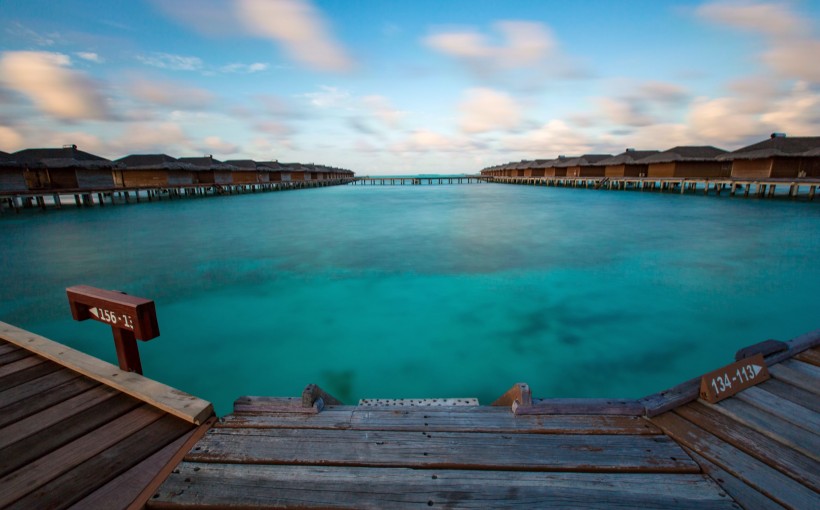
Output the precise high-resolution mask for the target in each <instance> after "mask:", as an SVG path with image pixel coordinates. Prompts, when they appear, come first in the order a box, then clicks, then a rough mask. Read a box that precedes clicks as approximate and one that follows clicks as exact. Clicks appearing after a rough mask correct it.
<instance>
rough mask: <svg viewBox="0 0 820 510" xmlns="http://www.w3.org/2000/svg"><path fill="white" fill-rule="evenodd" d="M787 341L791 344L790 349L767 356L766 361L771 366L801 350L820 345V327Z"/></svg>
mask: <svg viewBox="0 0 820 510" xmlns="http://www.w3.org/2000/svg"><path fill="white" fill-rule="evenodd" d="M786 343H787V344H788V346H789V350H787V351H783V352H778V353H777V354H773V355H771V356H767V357H766V363H767V364H768V365H769V366H770V367H771V366H772V365H774V364H775V363H780V362H781V361H783V360H787V359H789V358H793V357H794V356H796V355H798V354H800V353H801V352H805V351H807V350H809V349H813V348H815V347H818V346H820V329H816V330H814V331H809V332H808V333H804V334H802V335H800V336H798V337H795V338H792V339H791V340H789V341H787V342H786Z"/></svg>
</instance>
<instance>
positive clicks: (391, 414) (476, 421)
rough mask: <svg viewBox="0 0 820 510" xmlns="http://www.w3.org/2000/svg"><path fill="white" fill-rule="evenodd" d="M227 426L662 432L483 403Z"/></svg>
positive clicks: (631, 421) (625, 422) (268, 418)
mask: <svg viewBox="0 0 820 510" xmlns="http://www.w3.org/2000/svg"><path fill="white" fill-rule="evenodd" d="M219 427H227V428H305V429H336V430H346V429H353V430H395V431H408V432H412V431H417V432H502V433H509V434H515V433H532V434H642V435H643V434H646V435H651V434H660V433H661V431H660V429H658V428H657V427H655V426H654V425H652V424H651V423H649V422H648V421H647V420H644V419H643V418H640V417H635V416H617V415H608V416H595V415H571V414H566V415H532V416H515V415H513V414H512V413H511V412H510V411H509V409H507V408H494V407H483V408H476V409H475V410H474V412H470V413H464V412H454V413H451V412H447V411H443V410H442V411H433V410H417V411H408V410H396V409H384V410H382V409H361V408H357V407H353V406H346V407H344V408H334V409H333V410H330V411H327V410H326V411H324V412H321V413H319V414H314V415H306V416H303V415H293V414H289V413H279V414H264V415H248V414H236V415H228V416H226V417H225V418H223V419H222V421H221V422H220V423H219Z"/></svg>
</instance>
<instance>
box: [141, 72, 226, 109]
mask: <svg viewBox="0 0 820 510" xmlns="http://www.w3.org/2000/svg"><path fill="white" fill-rule="evenodd" d="M129 89H130V91H131V93H132V94H133V95H134V96H135V97H137V98H138V99H140V100H142V101H145V102H148V103H152V104H155V105H159V106H165V107H169V108H175V109H184V110H199V109H203V108H205V107H207V106H208V105H210V104H211V103H212V102H213V99H214V98H213V94H211V93H210V92H208V91H207V90H203V89H200V88H195V87H189V86H186V85H182V84H178V83H174V82H169V81H152V80H147V79H144V78H136V79H134V80H133V81H131V82H130V83H129Z"/></svg>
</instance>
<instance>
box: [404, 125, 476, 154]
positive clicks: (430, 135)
mask: <svg viewBox="0 0 820 510" xmlns="http://www.w3.org/2000/svg"><path fill="white" fill-rule="evenodd" d="M472 148H474V146H473V144H472V143H471V142H470V140H469V139H467V138H464V137H450V136H445V135H442V134H440V133H436V132H434V131H430V130H427V129H419V130H416V131H413V132H412V133H410V134H409V135H408V136H407V138H406V139H404V140H402V141H400V142H396V143H394V144H392V145H391V146H390V147H389V149H390V151H391V152H393V153H405V152H421V153H424V152H446V153H452V152H463V151H468V150H471V149H472Z"/></svg>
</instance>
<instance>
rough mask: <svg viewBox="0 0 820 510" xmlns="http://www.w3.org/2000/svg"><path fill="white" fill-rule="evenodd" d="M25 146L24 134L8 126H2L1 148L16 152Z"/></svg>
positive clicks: (0, 135)
mask: <svg viewBox="0 0 820 510" xmlns="http://www.w3.org/2000/svg"><path fill="white" fill-rule="evenodd" d="M22 148H23V135H21V134H20V133H18V132H17V131H16V130H14V129H12V128H10V127H8V126H0V150H4V151H6V152H14V151H16V150H19V149H22Z"/></svg>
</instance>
